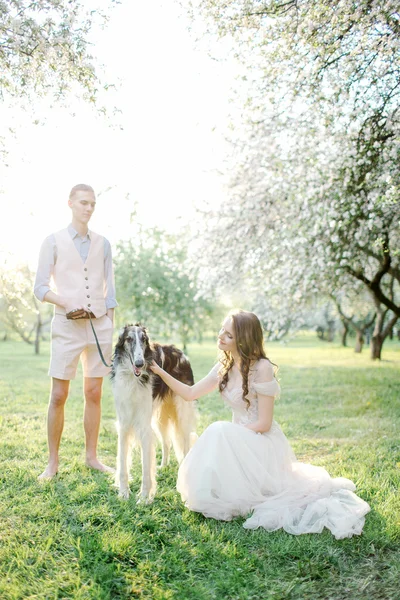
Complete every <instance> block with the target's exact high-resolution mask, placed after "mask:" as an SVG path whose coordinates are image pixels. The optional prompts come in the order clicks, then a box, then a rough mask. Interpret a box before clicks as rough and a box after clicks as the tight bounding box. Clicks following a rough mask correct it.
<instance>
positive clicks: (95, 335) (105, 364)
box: [87, 311, 112, 368]
mask: <svg viewBox="0 0 400 600" xmlns="http://www.w3.org/2000/svg"><path fill="white" fill-rule="evenodd" d="M87 315H88V317H89V321H90V325H91V327H92V331H93V335H94V339H95V340H96V346H97V350H98V351H99V355H100V358H101V362H102V363H103V365H104V366H105V367H107V368H110V367H112V364H111V365H108V364H107V363H106V361H105V359H104V356H103V353H102V351H101V348H100V344H99V340H98V339H97V334H96V332H95V329H94V326H93V323H92V317H91V316H90V312H88V311H87Z"/></svg>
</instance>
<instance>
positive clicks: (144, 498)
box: [136, 494, 154, 505]
mask: <svg viewBox="0 0 400 600" xmlns="http://www.w3.org/2000/svg"><path fill="white" fill-rule="evenodd" d="M153 500H154V496H147V495H145V496H143V495H142V494H140V496H138V499H137V500H136V504H145V505H147V504H151V503H152V502H153Z"/></svg>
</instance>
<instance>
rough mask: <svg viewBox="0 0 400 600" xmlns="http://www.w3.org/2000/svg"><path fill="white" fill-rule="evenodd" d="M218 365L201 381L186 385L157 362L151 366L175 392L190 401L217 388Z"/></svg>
mask: <svg viewBox="0 0 400 600" xmlns="http://www.w3.org/2000/svg"><path fill="white" fill-rule="evenodd" d="M216 367H217V365H216V366H215V367H214V368H213V369H212V370H211V371H210V372H209V374H208V375H206V376H205V377H203V379H200V381H198V382H197V383H195V384H194V385H186V383H182V382H181V381H178V380H177V379H175V377H172V375H170V374H169V373H167V372H166V371H164V369H162V368H161V367H160V366H159V365H158V364H157V363H156V362H153V364H152V365H151V367H150V368H151V370H152V371H153V373H155V374H156V375H159V376H160V377H161V379H162V380H163V381H164V382H165V383H166V384H167V386H168V387H169V388H171V390H172V391H173V392H175V394H178V396H180V397H181V398H183V399H184V400H188V401H190V400H197V398H200V396H205V395H206V394H208V393H209V392H212V391H213V390H215V388H216V387H217V386H218V375H217V370H218V369H217V368H216Z"/></svg>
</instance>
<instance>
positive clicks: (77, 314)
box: [66, 308, 87, 320]
mask: <svg viewBox="0 0 400 600" xmlns="http://www.w3.org/2000/svg"><path fill="white" fill-rule="evenodd" d="M86 313H87V311H86V310H85V309H84V308H74V309H72V310H70V311H68V312H67V314H66V317H67V319H72V320H74V319H82V318H83V317H85V315H86Z"/></svg>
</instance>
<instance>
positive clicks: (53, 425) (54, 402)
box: [39, 377, 69, 479]
mask: <svg viewBox="0 0 400 600" xmlns="http://www.w3.org/2000/svg"><path fill="white" fill-rule="evenodd" d="M68 392H69V381H68V380H66V379H56V378H55V377H53V378H52V381H51V392H50V402H49V409H48V412H47V443H48V447H49V462H48V465H47V467H46V469H45V470H44V471H43V473H42V474H41V475H39V479H51V478H52V477H54V475H56V474H57V471H58V450H59V447H60V441H61V435H62V432H63V429H64V406H65V403H66V401H67V398H68Z"/></svg>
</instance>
